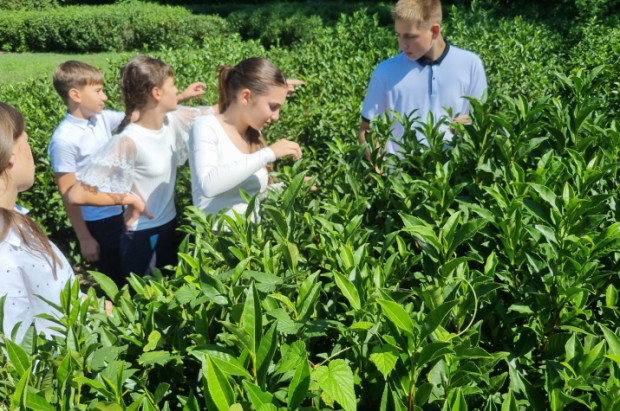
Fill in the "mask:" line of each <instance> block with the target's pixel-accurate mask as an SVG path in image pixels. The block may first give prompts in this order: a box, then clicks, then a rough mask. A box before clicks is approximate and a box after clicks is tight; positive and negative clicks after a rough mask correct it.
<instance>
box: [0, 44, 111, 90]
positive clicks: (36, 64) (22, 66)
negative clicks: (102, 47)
mask: <svg viewBox="0 0 620 411" xmlns="http://www.w3.org/2000/svg"><path fill="white" fill-rule="evenodd" d="M116 55H118V53H114V52H112V53H96V54H60V53H3V54H0V85H4V84H12V83H18V82H20V81H23V80H26V79H28V78H31V77H50V78H51V76H52V72H53V71H54V69H55V68H56V67H57V66H58V65H59V64H60V63H62V62H63V61H67V60H80V61H83V62H85V63H89V64H92V65H93V66H95V67H97V68H99V70H102V71H105V70H106V69H107V67H108V59H110V58H112V57H113V56H116Z"/></svg>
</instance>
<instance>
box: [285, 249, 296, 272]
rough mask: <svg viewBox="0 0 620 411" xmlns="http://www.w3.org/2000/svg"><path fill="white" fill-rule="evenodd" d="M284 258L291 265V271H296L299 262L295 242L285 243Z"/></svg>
mask: <svg viewBox="0 0 620 411" xmlns="http://www.w3.org/2000/svg"><path fill="white" fill-rule="evenodd" d="M285 255H286V259H287V260H288V263H289V264H290V265H291V269H292V270H293V272H296V271H297V263H298V262H299V249H298V248H297V245H296V244H295V243H291V242H287V243H286V254H285Z"/></svg>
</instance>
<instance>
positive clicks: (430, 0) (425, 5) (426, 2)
mask: <svg viewBox="0 0 620 411" xmlns="http://www.w3.org/2000/svg"><path fill="white" fill-rule="evenodd" d="M392 18H393V19H394V20H404V21H410V22H414V23H416V24H417V25H418V28H420V29H428V28H430V26H431V25H433V24H435V23H437V24H441V18H442V15H441V1H440V0H398V2H396V5H394V8H393V9H392Z"/></svg>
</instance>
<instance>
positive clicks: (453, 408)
mask: <svg viewBox="0 0 620 411" xmlns="http://www.w3.org/2000/svg"><path fill="white" fill-rule="evenodd" d="M442 410H443V411H467V401H465V396H464V395H463V391H461V389H460V388H454V389H452V390H450V392H449V393H448V398H447V399H446V402H444V403H443V408H442Z"/></svg>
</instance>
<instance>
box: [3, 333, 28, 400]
mask: <svg viewBox="0 0 620 411" xmlns="http://www.w3.org/2000/svg"><path fill="white" fill-rule="evenodd" d="M5 341H9V340H6V339H5ZM31 372H32V366H30V367H28V368H27V369H26V370H24V373H23V374H22V376H21V378H20V379H19V381H18V382H17V385H16V386H15V390H14V391H13V397H12V398H11V407H10V409H21V408H22V406H23V405H24V402H25V401H26V394H27V391H28V390H27V388H26V386H27V385H28V381H29V380H30V374H31Z"/></svg>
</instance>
